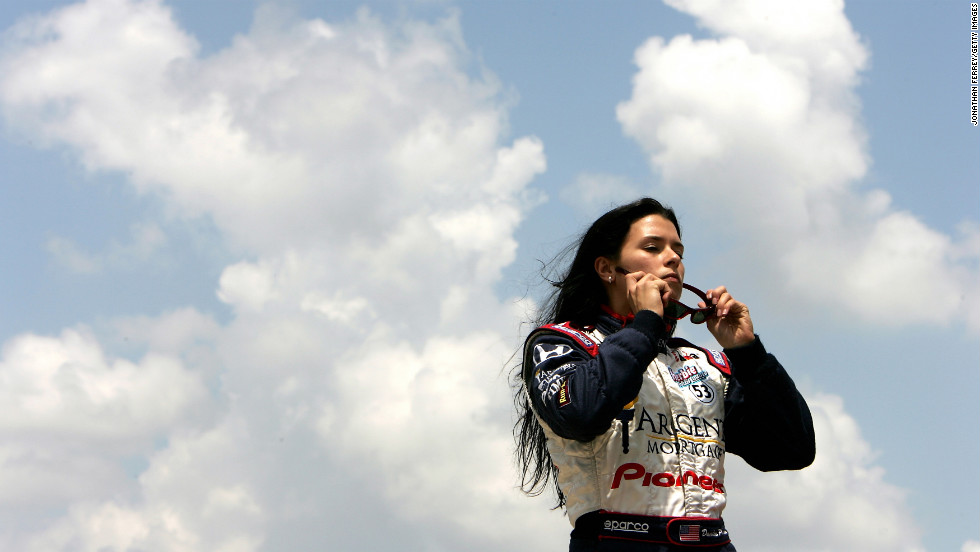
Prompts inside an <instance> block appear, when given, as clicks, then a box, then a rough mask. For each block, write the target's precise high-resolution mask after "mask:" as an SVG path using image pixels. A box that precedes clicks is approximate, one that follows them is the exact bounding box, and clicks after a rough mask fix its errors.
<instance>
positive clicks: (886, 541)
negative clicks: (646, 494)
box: [725, 395, 923, 552]
mask: <svg viewBox="0 0 980 552" xmlns="http://www.w3.org/2000/svg"><path fill="white" fill-rule="evenodd" d="M807 402H808V403H809V406H810V410H811V413H812V414H813V422H814V430H815V431H816V435H817V458H816V460H815V461H814V463H813V465H812V466H810V467H809V468H806V469H804V470H802V471H797V472H772V473H760V472H757V471H755V470H752V469H751V468H749V467H747V466H746V464H745V463H744V462H741V461H733V460H734V459H732V458H730V459H729V461H728V462H727V467H728V475H727V478H726V481H727V484H726V486H727V488H728V490H729V492H730V495H731V498H730V500H729V506H728V508H727V509H726V511H725V518H726V520H727V521H728V524H729V526H730V529H731V531H732V535H733V539H734V541H735V542H736V544H737V545H739V546H740V547H744V548H746V549H751V550H760V551H774V552H775V551H797V550H798V551H801V552H802V551H808V552H816V551H827V552H831V551H836V550H863V551H868V552H874V551H878V550H880V551H886V550H903V551H906V552H921V551H922V550H923V548H922V545H921V533H922V531H921V529H920V528H919V526H918V524H917V523H916V521H915V519H914V518H913V517H912V515H911V512H910V510H909V506H908V504H907V502H906V495H905V493H904V491H902V490H901V489H900V488H898V487H896V486H895V485H893V484H890V483H888V482H886V481H885V477H884V476H885V474H884V472H883V470H882V469H881V468H880V467H878V466H876V465H875V463H874V462H875V455H874V453H873V452H872V450H871V448H870V446H869V445H868V443H867V442H866V441H865V440H864V437H863V436H862V435H861V432H860V429H859V428H858V425H857V422H856V421H855V420H854V418H852V417H851V416H850V415H849V414H848V413H847V411H846V410H845V408H844V404H843V401H842V400H841V399H840V398H839V397H837V396H834V395H817V396H815V397H811V398H809V399H808V401H807ZM800 535H806V538H800Z"/></svg>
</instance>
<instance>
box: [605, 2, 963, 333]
mask: <svg viewBox="0 0 980 552" xmlns="http://www.w3.org/2000/svg"><path fill="white" fill-rule="evenodd" d="M668 4H670V5H671V6H673V7H675V8H677V9H679V10H681V11H684V12H687V13H689V14H691V15H693V16H695V17H696V18H697V21H698V23H699V24H700V25H702V26H703V27H705V28H707V29H708V30H710V31H711V32H713V33H715V34H716V35H718V38H713V39H701V40H695V39H694V38H692V37H691V36H689V35H683V36H678V37H674V38H672V39H671V40H670V41H669V42H668V41H665V40H664V39H663V38H660V37H654V38H651V39H650V40H648V41H647V42H646V43H645V44H644V45H643V46H641V47H640V48H639V49H638V50H637V51H636V54H635V61H636V64H637V65H638V67H639V71H638V72H637V73H636V75H635V77H634V82H633V95H632V97H631V98H630V99H629V100H628V101H625V102H623V103H621V104H620V105H619V106H618V109H617V114H618V118H619V120H620V122H621V124H622V126H623V128H624V130H625V131H626V132H627V133H628V134H629V135H630V136H632V137H633V138H635V139H636V140H637V141H638V142H639V143H640V144H641V145H642V146H643V147H644V149H645V150H646V151H647V152H648V153H649V156H650V163H651V166H652V167H653V168H654V169H655V170H656V171H657V172H659V173H660V174H661V175H662V184H663V187H664V193H665V195H666V196H669V197H670V198H671V202H672V203H674V204H675V205H676V204H682V205H684V206H685V209H687V210H690V211H692V212H694V211H696V210H698V209H703V208H708V209H709V210H710V212H711V213H712V214H713V215H714V216H713V217H711V218H707V217H706V218H705V220H704V223H705V224H708V225H715V226H713V227H714V228H716V230H718V231H720V233H721V234H722V235H723V236H724V235H731V233H732V231H733V230H734V231H736V233H737V235H738V236H739V237H740V239H739V241H738V243H734V244H733V245H735V246H736V247H740V248H741V250H740V251H739V255H740V257H741V258H743V259H744V258H753V259H757V260H758V261H759V262H763V261H765V262H767V263H768V266H772V268H773V271H772V272H773V274H772V275H770V276H769V277H770V278H772V279H773V282H772V283H773V285H772V286H771V288H772V289H774V290H782V293H783V295H784V296H789V295H791V296H792V297H793V298H794V300H801V299H802V300H808V301H811V302H812V303H814V304H819V305H822V306H824V307H825V308H828V309H831V310H833V311H841V310H843V311H844V312H848V313H849V314H852V315H857V316H858V317H859V318H860V319H862V320H864V321H873V322H877V323H884V324H890V325H902V324H908V323H910V322H913V321H916V322H921V321H928V322H934V323H947V322H948V321H949V320H951V319H954V318H957V317H956V316H955V315H957V314H961V315H967V313H968V312H969V311H970V309H968V308H967V307H968V305H970V304H971V303H970V301H969V300H968V297H969V296H970V295H971V294H972V292H971V291H969V290H971V289H972V287H973V286H972V284H971V282H975V281H976V279H977V268H976V261H977V258H978V256H977V254H976V252H973V253H970V254H969V255H968V256H966V257H965V256H963V255H962V254H961V252H962V250H963V249H964V247H968V246H967V245H966V243H967V242H966V241H964V239H963V238H959V241H958V240H957V239H954V237H952V236H947V235H944V234H942V233H941V232H939V231H937V230H935V229H932V228H930V227H928V225H926V224H925V223H923V222H922V221H921V220H920V219H919V218H917V217H916V216H915V215H914V214H913V213H909V212H907V211H904V210H902V209H898V208H895V207H893V206H891V200H890V197H889V196H888V194H887V193H886V192H885V191H883V190H869V189H865V188H863V187H862V186H861V180H862V178H863V177H864V176H865V175H866V173H867V170H868V165H869V159H868V155H867V146H866V141H867V138H866V136H865V133H864V131H863V129H862V127H861V124H860V119H859V116H858V110H859V107H860V106H859V102H858V100H857V96H856V93H855V87H856V85H857V84H858V82H859V76H860V72H861V71H862V70H863V69H864V68H865V67H866V65H867V62H868V52H867V49H866V48H865V47H864V45H863V44H862V43H861V40H860V38H859V37H858V35H857V34H856V33H855V32H854V30H853V29H852V28H851V26H850V23H849V22H848V20H847V18H846V17H845V15H844V10H843V2H839V1H822V0H821V1H817V0H814V1H809V2H796V3H793V4H792V6H790V5H785V4H784V3H779V2H776V1H770V0H744V1H739V2H725V3H724V8H722V3H720V2H715V1H708V2H692V1H686V0H671V1H669V2H668ZM674 198H678V199H674ZM717 221H720V222H721V224H718V222H717ZM699 224H700V221H699ZM772 259H777V261H776V262H773V261H772ZM912 259H923V262H922V263H920V264H918V265H915V266H912V264H911V263H912V262H913V261H912ZM922 281H928V282H930V292H929V293H923V294H910V293H908V290H910V289H915V288H918V287H920V284H919V283H920V282H922ZM900 296H905V297H907V298H908V300H907V301H903V302H902V305H901V306H900V308H895V307H896V305H895V303H894V298H895V297H900ZM968 319H969V320H971V325H972V327H973V328H974V329H980V323H978V320H977V317H976V316H975V315H972V314H971V315H969V316H968Z"/></svg>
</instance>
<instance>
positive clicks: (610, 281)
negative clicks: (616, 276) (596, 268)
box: [609, 276, 613, 284]
mask: <svg viewBox="0 0 980 552" xmlns="http://www.w3.org/2000/svg"><path fill="white" fill-rule="evenodd" d="M612 281H613V277H612V276H610V277H609V283H610V284H611V283H612Z"/></svg>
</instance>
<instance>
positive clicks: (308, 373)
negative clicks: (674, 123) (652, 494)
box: [0, 0, 567, 550]
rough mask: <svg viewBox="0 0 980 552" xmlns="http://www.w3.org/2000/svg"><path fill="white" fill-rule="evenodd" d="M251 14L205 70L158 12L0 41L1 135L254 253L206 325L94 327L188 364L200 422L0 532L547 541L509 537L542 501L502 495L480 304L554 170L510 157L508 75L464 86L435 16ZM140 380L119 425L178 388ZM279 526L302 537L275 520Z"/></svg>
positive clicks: (120, 7) (89, 20) (105, 541)
mask: <svg viewBox="0 0 980 552" xmlns="http://www.w3.org/2000/svg"><path fill="white" fill-rule="evenodd" d="M256 21H257V24H256V25H257V26H256V28H254V29H252V30H251V32H250V33H248V34H247V35H242V36H238V37H236V39H235V41H234V42H233V44H232V45H231V46H229V47H228V48H227V49H225V50H223V51H220V52H218V53H216V54H215V55H214V56H212V57H209V58H206V59H203V58H198V57H196V52H197V49H196V46H195V42H194V40H193V39H192V38H190V37H189V36H187V35H186V34H185V33H184V32H183V31H182V30H180V29H179V28H178V27H177V26H176V25H175V24H174V21H173V18H172V17H171V15H170V13H169V12H168V10H167V9H166V8H165V7H164V6H163V5H162V4H161V3H159V2H152V1H149V2H138V1H122V0H115V1H109V0H90V1H88V2H85V3H84V4H78V5H75V6H71V7H69V8H65V9H62V10H58V11H55V12H52V13H51V14H49V15H47V16H44V17H40V18H36V19H32V20H29V21H27V22H25V23H22V24H21V25H20V26H19V27H18V28H17V30H16V31H15V33H14V34H12V35H8V36H9V37H10V38H11V39H12V40H10V41H8V46H7V47H6V49H5V50H4V52H3V55H2V58H0V67H2V69H3V73H2V74H3V75H4V76H3V77H0V100H2V102H3V109H4V113H5V116H6V118H7V121H8V123H10V124H11V125H14V126H16V128H17V129H18V130H19V131H20V132H23V133H25V134H29V135H31V136H33V137H36V138H38V139H42V140H44V141H45V142H46V143H50V144H67V145H69V146H70V147H72V148H74V149H75V150H76V151H77V152H78V153H79V155H80V156H81V157H82V158H83V159H84V160H85V162H86V164H87V166H88V167H90V168H91V169H92V170H113V171H125V172H126V173H127V174H128V175H130V176H131V181H132V183H133V184H134V185H135V186H136V187H137V189H138V190H140V191H141V192H143V193H154V194H158V195H160V196H161V197H163V198H164V199H165V200H166V201H168V202H169V204H170V207H171V208H172V211H173V212H175V213H178V214H184V215H187V216H198V215H204V216H208V217H211V218H213V220H214V221H215V223H216V225H217V227H218V228H219V229H220V230H221V232H223V235H224V236H225V237H226V238H227V239H228V241H229V243H230V244H231V245H232V246H233V247H235V248H236V250H238V251H244V252H245V254H246V255H248V257H249V259H248V260H243V261H241V262H238V263H235V264H232V265H230V266H228V267H226V268H225V270H224V272H223V273H222V275H221V278H220V281H219V282H217V283H216V284H217V287H218V289H217V293H218V296H219V298H220V299H221V300H222V301H224V302H225V303H227V304H229V305H230V306H232V307H233V309H234V317H233V319H232V320H231V321H230V322H228V323H227V324H226V325H224V326H217V325H216V323H215V322H214V321H213V320H212V319H211V318H210V317H207V316H205V315H202V314H201V313H199V312H197V311H195V310H193V309H186V308H185V309H178V310H175V311H171V312H168V313H164V314H162V315H160V316H158V317H127V318H126V319H121V320H118V321H116V322H115V323H114V324H113V325H112V328H113V329H114V330H115V332H116V333H117V335H116V336H111V337H109V339H113V340H116V341H117V342H118V341H122V340H125V339H128V340H129V341H130V343H132V344H136V345H139V346H142V347H144V348H145V349H146V350H147V351H149V353H148V354H147V356H146V357H145V358H146V359H147V360H146V361H145V364H146V366H147V367H148V369H149V368H155V367H156V366H157V365H156V364H154V362H163V361H162V360H159V361H157V360H154V359H170V361H172V362H174V363H176V364H175V365H174V366H175V367H177V366H182V364H180V363H182V362H183V363H186V365H187V366H189V367H192V368H193V369H194V370H195V371H196V372H197V373H198V374H200V376H201V380H202V381H203V383H204V384H206V385H207V386H208V389H207V395H208V399H209V404H208V407H209V412H208V415H207V416H200V417H197V418H195V420H194V421H195V422H196V423H194V424H185V425H184V426H181V425H180V424H177V423H176V422H175V421H171V422H170V424H169V427H168V426H167V425H166V424H165V425H164V427H165V428H167V429H169V431H166V432H165V435H164V436H163V437H164V443H163V444H158V447H159V448H157V449H156V450H147V449H146V448H143V449H133V454H136V455H137V456H138V461H137V462H135V465H133V466H130V469H132V470H136V471H138V472H139V473H140V475H139V478H138V480H136V481H129V482H128V484H127V482H125V481H113V482H112V483H113V485H111V486H110V485H105V486H103V487H102V488H104V490H105V492H104V493H103V494H101V495H99V493H97V492H96V490H95V489H90V490H89V491H90V492H89V493H88V494H85V495H84V496H80V497H72V498H65V499H64V502H62V504H64V505H65V506H70V507H68V513H67V514H66V515H64V516H62V517H60V518H54V519H51V518H50V517H49V518H42V519H43V520H44V521H43V522H37V521H36V522H35V523H34V524H33V526H32V527H33V528H34V529H33V530H32V531H28V530H25V531H23V532H21V533H18V534H15V535H13V536H11V537H9V538H10V539H12V542H15V544H17V545H24V543H27V544H28V545H33V546H36V547H40V548H49V549H64V548H77V549H81V550H87V549H92V550H95V549H99V548H100V547H110V548H119V549H125V548H140V549H146V550H201V549H207V550H222V549H227V550H254V549H257V548H258V547H260V546H263V547H264V546H270V547H272V548H274V549H295V548H296V543H297V542H311V543H316V544H319V545H321V546H322V544H323V543H324V542H331V543H333V542H348V541H349V539H351V538H352V535H346V534H344V533H343V531H344V530H345V529H346V528H347V525H348V524H346V523H340V524H338V525H336V526H334V525H328V526H324V525H323V524H322V519H329V518H335V519H338V520H346V519H348V517H350V516H353V515H354V513H355V512H360V511H370V512H372V515H374V516H380V517H381V518H383V519H385V521H386V523H387V524H389V525H392V524H393V525H396V526H401V527H414V526H421V527H425V528H426V529H409V532H410V534H411V535H412V536H413V538H414V539H415V541H414V542H412V541H410V542H408V543H407V544H406V549H420V550H421V549H433V548H434V547H435V548H444V547H448V548H450V549H459V548H463V547H470V546H471V545H472V544H473V543H472V539H473V538H474V535H475V536H477V537H479V539H478V540H482V541H483V542H484V545H483V546H485V547H486V549H498V548H501V547H507V543H508V542H512V541H511V539H518V540H519V541H520V542H524V543H531V544H535V545H538V546H544V545H545V543H547V542H553V541H554V540H555V538H558V539H563V538H564V535H566V534H567V527H566V526H565V525H564V523H563V520H561V519H560V517H559V518H558V519H557V520H556V521H557V523H555V525H554V527H555V529H554V530H553V531H551V532H549V531H540V530H536V529H533V526H532V525H530V524H528V523H527V520H528V519H529V518H534V517H538V518H545V517H546V516H554V513H553V512H550V511H549V510H548V508H547V505H545V504H543V503H542V502H541V501H530V500H525V499H523V498H522V497H521V495H520V493H519V492H518V491H517V490H516V488H515V483H516V475H515V474H514V472H513V468H512V465H511V456H510V455H511V449H512V444H511V438H510V425H511V414H510V408H509V405H510V399H509V390H508V387H507V383H506V378H505V376H504V375H503V371H504V366H505V364H506V362H507V358H508V356H509V355H510V354H511V353H512V352H513V350H514V348H515V347H516V343H515V342H513V341H514V339H513V338H512V337H511V336H513V335H514V334H516V329H515V328H514V326H515V320H516V316H515V313H514V307H513V306H511V305H509V304H508V303H507V302H501V301H499V300H498V299H497V298H496V297H495V294H494V293H493V289H492V286H493V285H494V283H495V282H496V281H497V280H499V277H500V271H501V269H502V268H503V267H504V266H506V265H507V264H509V263H510V262H512V261H513V259H514V255H515V250H516V246H517V244H516V241H515V240H514V237H513V234H514V231H515V229H516V227H517V225H518V224H519V223H520V222H521V220H522V219H523V217H524V216H525V214H526V212H527V210H528V209H529V208H530V207H531V206H532V205H533V204H534V203H535V202H536V201H538V199H539V196H538V195H537V194H536V193H535V192H533V191H531V190H529V189H528V186H529V184H530V182H531V181H532V179H533V178H534V177H535V175H537V174H538V173H540V172H542V171H543V170H544V169H545V166H546V164H545V158H544V153H543V147H542V144H541V142H540V141H539V140H537V139H536V138H533V137H520V138H517V139H514V140H513V141H512V142H511V143H509V144H504V143H502V140H503V137H504V135H505V134H506V131H507V124H506V112H505V109H504V101H503V100H502V98H501V97H500V93H499V86H498V85H497V83H496V82H495V80H494V79H493V77H492V75H489V74H488V73H486V72H485V71H482V72H478V71H471V64H473V60H472V59H471V57H470V56H469V53H468V52H467V51H466V49H465V46H464V45H463V43H462V39H461V36H460V31H459V24H458V21H457V20H456V19H455V17H453V16H450V17H447V18H446V19H444V20H442V21H438V22H435V23H431V24H430V23H417V22H410V21H408V22H404V23H400V24H398V25H392V26H387V25H385V24H383V23H382V22H381V21H379V20H378V19H377V18H375V17H374V16H372V15H371V14H370V13H368V12H366V11H362V12H361V13H360V14H359V15H358V16H357V17H356V18H355V19H354V20H352V21H350V22H348V23H345V24H338V25H334V24H329V23H326V22H323V21H298V20H296V19H294V18H292V17H290V16H288V15H287V14H283V13H277V12H275V10H273V11H269V12H264V13H262V14H259V15H258V16H257V17H256ZM88 55H92V56H93V57H92V59H89V58H88ZM80 67H84V68H85V70H84V71H81V70H80V69H79V68H80ZM134 68H139V71H135V70H134ZM36 71H43V72H44V73H45V78H38V77H39V76H38V74H37V73H35V72H36ZM473 73H479V77H475V76H472V74H473ZM76 81H77V82H76ZM104 83H109V84H111V85H112V87H113V88H112V91H111V92H110V93H109V94H103V93H102V91H101V87H102V86H103V85H104ZM94 257H95V256H90V257H89V258H94ZM93 347H94V348H96V349H98V346H97V345H93ZM120 365H121V366H128V365H127V364H125V362H123V361H120ZM156 369H157V370H158V371H159V370H163V368H156ZM154 373H155V372H154V371H153V370H148V372H147V374H146V375H147V376H149V375H152V374H154ZM198 385H199V389H203V386H202V384H198ZM137 391H139V392H134V393H132V394H131V395H130V396H131V398H132V400H136V399H140V400H141V401H142V402H141V404H142V403H145V405H144V406H143V407H142V408H145V409H146V412H134V413H132V414H131V416H133V417H135V418H136V419H139V417H140V416H144V417H145V416H147V412H150V413H152V412H153V407H154V405H155V404H156V403H157V401H160V400H163V399H165V398H167V397H168V396H169V395H168V392H174V391H173V390H168V389H154V390H153V391H154V394H151V395H150V396H144V394H141V393H142V388H140V389H137ZM147 392H149V391H147ZM18 397H19V398H21V399H23V400H26V399H27V398H30V397H31V395H30V394H26V393H19V394H18ZM42 398H43V396H42ZM170 402H171V403H173V404H180V403H179V402H178V401H175V400H171V401H170ZM84 408H85V405H84V404H83V405H80V406H78V405H75V406H71V407H66V408H65V413H66V415H67V414H70V413H71V412H73V411H75V410H79V409H80V410H79V412H80V413H81V414H85V409H84ZM158 417H159V416H158ZM89 419H90V420H93V419H94V420H95V421H96V422H98V421H100V419H99V418H98V417H97V416H89ZM83 425H85V426H86V427H89V426H91V425H93V424H91V423H85V424H83ZM155 427H156V426H153V428H155ZM88 430H89V431H91V428H89V429H88ZM148 433H149V434H152V430H151V429H146V430H144V431H143V435H145V434H148ZM74 436H75V438H76V439H77V440H78V441H79V442H80V444H79V447H80V448H83V449H84V448H91V447H94V446H95V442H96V441H95V439H94V438H93V437H92V436H91V435H88V434H86V433H85V432H84V431H81V432H79V433H77V434H75V435H74ZM157 437H158V438H159V436H157ZM31 446H32V448H31V450H32V451H46V450H48V449H46V448H45V446H44V445H42V444H38V443H33V444H32V445H31ZM93 454H94V455H95V457H96V458H97V459H98V461H99V462H101V463H102V464H104V465H108V466H109V467H110V468H111V467H113V466H116V467H117V468H118V466H120V464H125V461H124V460H121V459H120V458H119V457H117V456H111V455H109V456H106V455H101V456H100V455H99V454H98V453H97V452H94V453H93ZM119 470H120V471H121V468H119ZM109 471H110V475H111V469H110V470H109ZM338 489H343V490H346V492H345V493H343V494H339V495H338V494H337V492H338ZM55 503H57V501H55ZM46 515H47V516H50V515H51V514H46ZM308 519H310V520H312V519H318V520H320V521H319V522H317V523H312V522H307V521H305V520H308ZM486 520H496V522H501V521H503V522H506V523H508V525H509V526H515V527H516V526H522V527H523V528H520V529H516V530H515V531H513V532H508V534H501V533H500V532H499V531H495V530H493V527H494V526H493V525H488V524H487V523H486ZM507 520H510V521H507ZM297 523H298V524H307V525H305V528H306V531H304V532H303V533H302V534H298V535H297V534H290V532H289V531H287V530H286V529H284V528H287V527H290V526H291V525H292V524H297ZM361 523H362V524H363V522H361ZM353 525H355V526H356V525H357V523H356V522H353ZM411 531H414V533H411ZM549 533H550V534H549ZM376 538H388V537H386V536H382V535H379V536H378V537H376ZM344 539H348V541H345V540H344ZM389 545H390V543H389ZM412 547H414V548H412Z"/></svg>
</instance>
